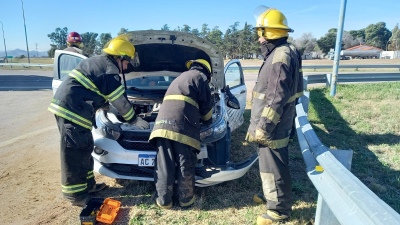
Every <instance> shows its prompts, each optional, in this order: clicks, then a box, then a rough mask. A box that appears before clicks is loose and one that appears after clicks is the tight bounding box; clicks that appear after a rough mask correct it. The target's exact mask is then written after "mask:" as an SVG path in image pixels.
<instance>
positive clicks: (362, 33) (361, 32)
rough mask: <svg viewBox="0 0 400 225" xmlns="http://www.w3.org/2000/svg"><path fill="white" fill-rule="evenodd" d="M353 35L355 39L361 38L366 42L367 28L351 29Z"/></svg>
mask: <svg viewBox="0 0 400 225" xmlns="http://www.w3.org/2000/svg"><path fill="white" fill-rule="evenodd" d="M349 33H350V34H351V36H353V38H354V39H356V40H360V39H361V42H364V40H365V29H360V30H351V31H349Z"/></svg>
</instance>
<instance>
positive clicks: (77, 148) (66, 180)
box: [56, 116, 95, 200]
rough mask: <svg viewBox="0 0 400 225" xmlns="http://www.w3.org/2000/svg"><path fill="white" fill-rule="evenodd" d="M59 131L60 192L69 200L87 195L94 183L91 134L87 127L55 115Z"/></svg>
mask: <svg viewBox="0 0 400 225" xmlns="http://www.w3.org/2000/svg"><path fill="white" fill-rule="evenodd" d="M56 120H57V125H58V130H59V131H60V135H61V140H60V158H61V185H62V193H63V195H64V197H65V198H67V199H69V200H80V199H82V198H85V197H87V196H88V195H89V194H88V190H89V189H91V188H92V187H93V186H94V185H95V180H94V175H93V157H92V155H91V153H92V151H93V146H94V144H93V136H92V133H91V131H90V130H89V129H86V128H83V127H81V126H79V125H77V124H75V123H73V122H71V121H69V120H66V119H64V118H62V117H59V116H56Z"/></svg>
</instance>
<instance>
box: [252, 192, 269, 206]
mask: <svg viewBox="0 0 400 225" xmlns="http://www.w3.org/2000/svg"><path fill="white" fill-rule="evenodd" d="M253 202H254V203H257V204H265V203H267V199H265V196H264V195H263V194H261V193H257V194H254V195H253Z"/></svg>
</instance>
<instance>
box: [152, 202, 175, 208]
mask: <svg viewBox="0 0 400 225" xmlns="http://www.w3.org/2000/svg"><path fill="white" fill-rule="evenodd" d="M156 203H157V206H158V207H160V208H162V209H171V208H172V202H171V203H169V204H168V205H162V204H161V203H160V202H159V201H158V200H156Z"/></svg>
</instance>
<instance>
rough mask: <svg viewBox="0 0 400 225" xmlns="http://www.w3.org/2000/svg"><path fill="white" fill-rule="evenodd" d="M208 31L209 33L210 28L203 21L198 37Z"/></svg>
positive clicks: (205, 34)
mask: <svg viewBox="0 0 400 225" xmlns="http://www.w3.org/2000/svg"><path fill="white" fill-rule="evenodd" d="M208 33H210V28H208V24H206V23H203V25H201V31H200V37H202V38H205V37H207V35H208Z"/></svg>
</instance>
